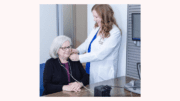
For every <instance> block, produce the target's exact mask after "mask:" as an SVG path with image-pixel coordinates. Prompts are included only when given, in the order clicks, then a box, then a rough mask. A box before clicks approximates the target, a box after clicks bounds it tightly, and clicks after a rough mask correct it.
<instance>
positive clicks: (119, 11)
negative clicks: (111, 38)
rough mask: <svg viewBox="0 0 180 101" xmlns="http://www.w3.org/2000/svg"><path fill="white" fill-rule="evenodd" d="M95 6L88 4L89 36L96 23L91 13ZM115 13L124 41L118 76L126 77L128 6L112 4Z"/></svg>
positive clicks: (120, 54)
mask: <svg viewBox="0 0 180 101" xmlns="http://www.w3.org/2000/svg"><path fill="white" fill-rule="evenodd" d="M93 5H94V4H88V7H87V8H88V9H87V13H88V30H87V31H88V32H87V35H88V34H89V33H90V31H91V30H92V28H93V26H94V24H95V22H94V19H93V15H92V13H91V8H92V7H93ZM110 6H111V7H112V9H113V11H114V16H115V18H116V21H117V24H118V26H119V27H120V28H121V30H122V39H121V47H120V50H119V64H118V65H119V68H118V74H117V76H118V77H120V76H125V75H126V38H127V4H110Z"/></svg>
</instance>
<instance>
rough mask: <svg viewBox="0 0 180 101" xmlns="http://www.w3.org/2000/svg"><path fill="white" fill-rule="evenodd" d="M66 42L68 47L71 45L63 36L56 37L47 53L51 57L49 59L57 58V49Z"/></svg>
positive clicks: (68, 39) (67, 38)
mask: <svg viewBox="0 0 180 101" xmlns="http://www.w3.org/2000/svg"><path fill="white" fill-rule="evenodd" d="M66 41H69V42H70V45H71V44H72V43H71V39H70V38H69V37H67V36H65V35H60V36H57V37H56V38H55V39H54V40H53V42H52V44H51V47H50V51H49V54H50V56H51V58H54V59H56V58H58V51H59V48H60V47H61V46H62V44H63V43H64V42H66Z"/></svg>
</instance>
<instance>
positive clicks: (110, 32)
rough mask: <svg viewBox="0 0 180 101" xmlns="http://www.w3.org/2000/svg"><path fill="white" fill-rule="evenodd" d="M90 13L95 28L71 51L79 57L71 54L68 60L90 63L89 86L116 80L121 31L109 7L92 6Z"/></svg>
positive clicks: (101, 5)
mask: <svg viewBox="0 0 180 101" xmlns="http://www.w3.org/2000/svg"><path fill="white" fill-rule="evenodd" d="M91 11H92V13H93V17H94V21H95V22H96V24H95V27H94V29H93V30H92V31H91V33H90V34H89V36H88V38H87V39H86V40H85V42H84V43H82V44H81V45H80V46H79V47H78V48H77V49H72V52H74V53H79V55H78V54H72V55H71V56H70V59H71V60H72V61H80V62H81V63H86V62H90V84H93V83H97V82H101V81H104V80H108V79H112V78H116V75H117V68H118V58H119V57H118V56H119V55H118V54H119V48H120V44H121V30H120V28H119V27H118V25H117V23H116V20H115V18H114V16H113V15H114V12H113V10H112V8H111V7H110V6H109V5H104V4H100V5H94V6H93V8H92V10H91ZM89 48H90V51H89ZM85 52H86V53H85ZM84 53H85V54H84Z"/></svg>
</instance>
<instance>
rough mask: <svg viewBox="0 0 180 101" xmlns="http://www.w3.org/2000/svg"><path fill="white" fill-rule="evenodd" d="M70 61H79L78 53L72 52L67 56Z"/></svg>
mask: <svg viewBox="0 0 180 101" xmlns="http://www.w3.org/2000/svg"><path fill="white" fill-rule="evenodd" d="M69 58H70V59H71V61H79V55H78V54H72V55H70V57H69Z"/></svg>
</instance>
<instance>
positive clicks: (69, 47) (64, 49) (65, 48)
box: [60, 46, 71, 51]
mask: <svg viewBox="0 0 180 101" xmlns="http://www.w3.org/2000/svg"><path fill="white" fill-rule="evenodd" d="M60 48H61V49H62V50H63V51H66V50H67V49H71V46H68V47H60Z"/></svg>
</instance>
